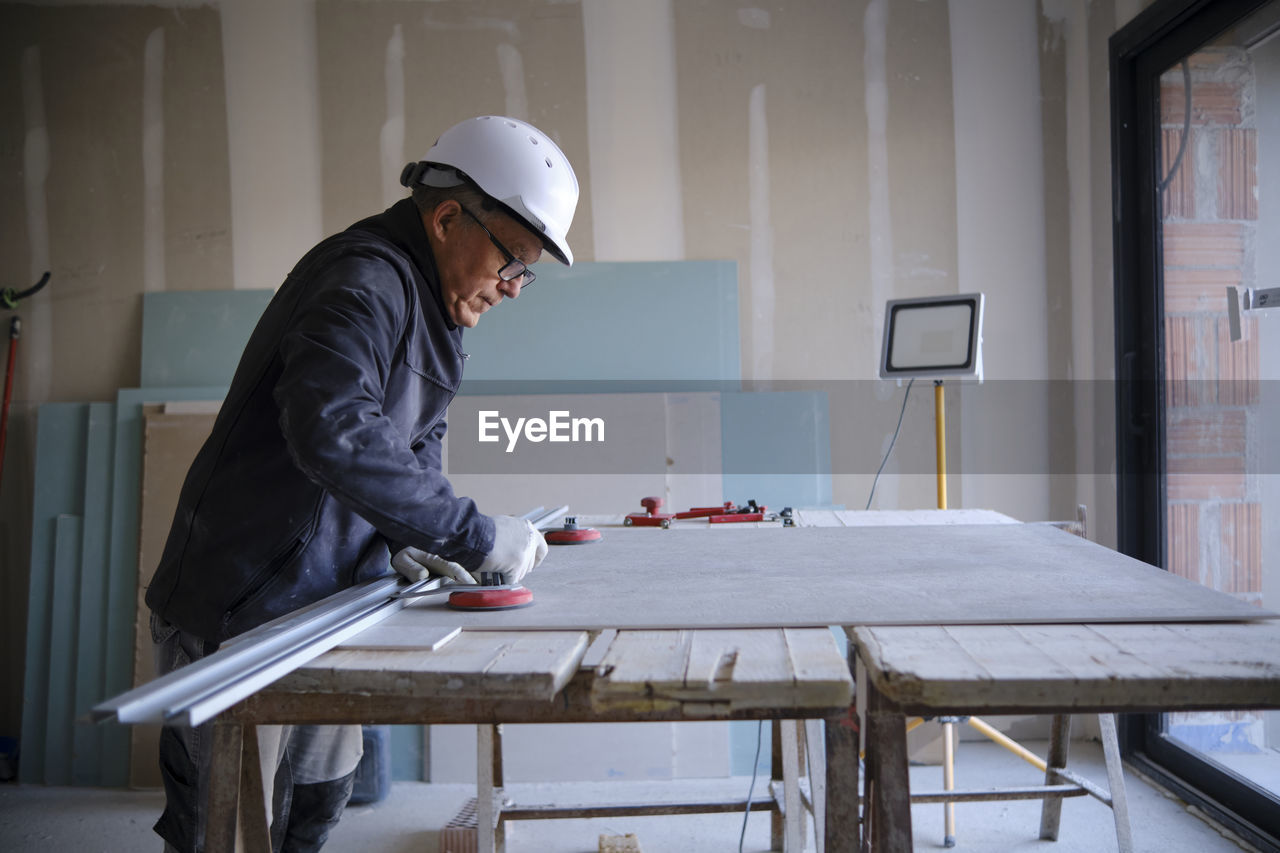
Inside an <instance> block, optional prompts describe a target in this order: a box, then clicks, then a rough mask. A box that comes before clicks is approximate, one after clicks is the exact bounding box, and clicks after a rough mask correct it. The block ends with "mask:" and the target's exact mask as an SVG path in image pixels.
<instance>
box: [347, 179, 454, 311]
mask: <svg viewBox="0 0 1280 853" xmlns="http://www.w3.org/2000/svg"><path fill="white" fill-rule="evenodd" d="M351 227H352V228H363V229H366V230H372V231H383V232H385V234H386V235H387V237H389V238H390V239H391V241H392V242H393V243H395V244H396V245H397V246H399V247H400V248H402V249H404V250H405V252H407V253H408V255H409V259H410V260H411V261H413V265H414V266H415V267H417V268H418V271H419V272H421V273H422V277H423V279H424V280H425V281H426V282H427V289H428V291H430V296H431V301H432V303H433V304H434V305H435V306H436V308H437V309H438V310H439V312H440V317H441V319H443V320H444V323H445V325H446V326H447V327H448V329H449V331H453V330H454V329H456V328H458V327H457V326H456V325H455V324H454V322H453V320H451V319H450V318H449V312H448V311H447V310H445V305H444V298H443V297H442V296H441V294H440V271H439V270H438V269H437V268H436V258H435V255H434V254H433V253H432V252H431V243H430V242H429V241H428V240H427V231H426V228H425V227H424V226H423V224H422V215H421V214H420V213H419V212H418V207H417V205H415V204H414V203H413V199H411V198H405V199H401V200H400V201H398V202H396V203H395V204H393V205H391V207H389V208H387V209H386V210H385V211H383V213H381V214H380V215H378V216H371V217H369V218H368V219H365V220H363V221H362V222H357V223H356V224H355V225H353V226H351Z"/></svg>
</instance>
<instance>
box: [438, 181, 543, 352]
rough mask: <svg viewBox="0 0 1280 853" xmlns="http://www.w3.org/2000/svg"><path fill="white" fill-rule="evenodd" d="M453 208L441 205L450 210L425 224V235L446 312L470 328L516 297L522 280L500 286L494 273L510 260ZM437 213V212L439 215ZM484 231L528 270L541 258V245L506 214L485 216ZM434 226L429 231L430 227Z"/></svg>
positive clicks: (466, 216) (483, 215)
mask: <svg viewBox="0 0 1280 853" xmlns="http://www.w3.org/2000/svg"><path fill="white" fill-rule="evenodd" d="M454 204H455V203H453V202H446V203H445V204H444V205H441V208H446V207H448V208H450V210H448V211H447V212H446V213H445V215H444V216H443V217H434V218H433V219H432V220H431V221H428V222H427V223H426V224H427V231H428V233H429V234H431V235H432V236H434V237H435V238H436V239H433V240H432V241H431V242H432V248H433V250H434V251H435V254H436V266H437V267H438V268H439V270H440V292H441V295H442V296H443V297H444V305H445V310H446V311H448V312H449V317H450V319H452V320H453V322H454V323H456V324H457V325H459V326H465V327H467V328H472V327H473V326H475V324H476V323H477V322H479V320H480V315H481V314H483V313H484V312H486V311H488V310H489V309H490V308H492V307H493V306H495V305H497V304H498V303H499V302H501V301H502V299H503V297H506V298H508V299H515V298H516V297H517V296H519V295H520V284H521V281H522V279H519V278H517V279H515V280H513V281H503V280H502V279H501V278H500V277H499V275H498V272H499V270H501V269H502V268H503V267H504V266H506V265H507V263H508V261H509V260H510V259H509V258H507V257H506V256H505V255H503V253H502V251H501V250H500V249H499V248H498V247H497V246H496V245H494V242H493V240H490V239H489V235H488V234H486V233H485V230H484V228H481V227H480V225H478V224H477V223H476V221H475V220H474V219H472V218H471V217H470V216H468V215H467V213H466V212H465V211H464V210H462V209H461V207H455V206H454ZM441 208H437V210H438V211H439V210H440V209H441ZM476 215H478V216H481V217H484V218H485V219H486V221H485V227H487V228H488V229H489V231H490V233H492V234H493V237H494V239H495V240H497V241H498V242H499V243H501V244H502V246H504V247H505V248H506V250H507V251H508V252H510V253H511V254H512V255H513V256H514V257H516V258H518V259H519V260H521V261H524V262H525V263H526V264H527V265H529V266H532V265H533V264H534V262H536V261H537V260H538V259H539V258H540V257H541V256H542V243H541V241H540V240H538V238H537V237H535V236H534V235H533V233H532V232H531V231H529V229H527V228H525V227H524V226H523V225H521V224H520V223H519V222H517V221H516V220H514V219H512V218H511V217H510V216H508V215H506V214H505V213H496V214H491V215H488V216H485V214H483V213H480V212H479V211H476ZM437 223H438V227H437V228H436V229H435V230H434V231H433V225H437Z"/></svg>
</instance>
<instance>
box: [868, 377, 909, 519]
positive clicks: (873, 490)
mask: <svg viewBox="0 0 1280 853" xmlns="http://www.w3.org/2000/svg"><path fill="white" fill-rule="evenodd" d="M914 384H916V381H915V380H914V379H912V380H911V381H910V382H908V383H907V390H906V391H905V392H903V394H902V411H900V412H898V425H897V426H896V427H894V429H893V438H892V439H890V441H889V449H888V450H886V451H885V452H884V459H881V460H880V469H879V470H878V471H876V478H875V479H874V480H872V481H871V494H869V495H867V507H866V508H867V509H871V499H872V498H874V497H875V496H876V483H878V482H880V472H881V471H883V470H884V465H885V463H886V462H888V461H889V454H890V453H892V452H893V445H894V444H896V443H897V441H898V431H899V430H900V429H902V416H903V415H905V414H906V413H907V397H908V396H909V395H910V394H911V386H912V385H914Z"/></svg>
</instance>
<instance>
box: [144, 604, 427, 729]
mask: <svg viewBox="0 0 1280 853" xmlns="http://www.w3.org/2000/svg"><path fill="white" fill-rule="evenodd" d="M406 604H408V601H406V600H404V599H391V600H389V601H385V602H383V603H382V604H379V605H376V606H375V607H374V608H373V609H371V610H368V611H365V612H362V613H358V614H356V615H354V616H351V617H349V618H348V619H347V620H346V621H345V622H343V623H341V624H339V625H337V626H334V627H333V628H331V629H329V630H328V631H326V632H325V633H324V634H322V635H320V636H317V637H312V638H311V639H308V640H307V641H305V642H304V643H302V644H300V645H298V646H296V647H293V648H291V649H286V650H284V651H282V652H281V653H280V654H279V655H278V656H276V657H273V658H270V659H268V660H266V661H265V662H263V664H262V665H261V666H260V667H258V668H257V669H255V670H253V671H251V672H247V673H240V677H239V678H237V679H235V680H233V681H231V682H229V683H223V684H219V685H217V686H216V687H213V688H211V689H209V690H206V691H205V692H204V693H203V694H202V695H200V696H196V697H194V698H192V699H191V700H189V701H188V702H187V703H186V704H184V705H183V706H182V707H180V708H173V709H170V710H169V711H167V712H166V716H165V720H164V722H165V723H167V724H169V725H175V724H176V725H185V726H198V725H200V724H201V723H204V722H207V721H208V720H211V719H213V718H214V717H216V716H217V715H218V714H221V713H222V712H223V711H225V710H227V709H228V708H230V707H231V706H232V705H234V704H235V703H237V702H239V701H240V700H241V699H245V698H247V697H249V696H252V695H253V694H254V693H257V692H258V691H259V690H261V689H262V688H264V687H266V686H267V685H269V684H271V683H272V682H273V681H275V680H276V679H278V678H281V677H283V676H285V675H288V674H289V673H290V672H292V671H293V670H295V669H297V668H298V667H300V666H302V665H303V664H305V663H306V662H307V661H310V660H313V659H315V658H317V657H319V656H320V655H322V654H324V653H325V652H327V651H329V650H330V649H332V648H333V647H334V646H336V645H338V644H339V643H341V642H343V641H345V640H348V639H350V638H351V637H354V636H355V635H356V634H359V633H360V632H361V631H363V630H365V629H366V628H368V627H369V626H371V625H375V624H377V623H378V622H381V621H382V620H383V619H386V618H387V617H388V616H390V615H391V614H393V613H395V612H396V611H397V610H400V609H401V608H403V607H404V606H405V605H406Z"/></svg>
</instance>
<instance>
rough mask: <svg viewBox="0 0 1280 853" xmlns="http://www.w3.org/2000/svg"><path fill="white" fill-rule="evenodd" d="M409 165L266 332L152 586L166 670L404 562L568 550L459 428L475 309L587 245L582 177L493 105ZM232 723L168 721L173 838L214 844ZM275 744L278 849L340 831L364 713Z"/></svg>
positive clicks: (503, 571) (209, 444) (449, 565)
mask: <svg viewBox="0 0 1280 853" xmlns="http://www.w3.org/2000/svg"><path fill="white" fill-rule="evenodd" d="M401 182H402V183H403V184H404V185H405V186H407V187H409V188H411V190H412V198H411V199H404V200H403V201H400V202H398V203H397V204H395V205H393V206H392V207H390V208H389V209H388V210H386V211H385V212H383V213H381V214H378V215H377V216H373V217H370V218H368V219H365V220H363V221H361V222H357V223H356V224H355V225H353V226H351V227H350V228H348V229H347V230H346V231H343V232H341V233H339V234H337V235H334V236H332V237H330V238H328V239H326V240H324V241H323V242H321V243H320V244H319V245H317V246H316V247H315V248H314V249H312V250H311V251H310V252H309V253H307V255H306V256H305V257H303V259H302V260H301V261H300V262H299V263H298V265H297V266H296V267H294V269H293V271H292V272H291V273H290V274H289V276H288V278H287V279H286V280H285V282H284V284H283V285H282V286H281V287H280V289H279V291H278V292H277V293H276V295H275V297H274V298H273V299H272V300H271V304H270V305H268V306H267V309H266V312H265V313H264V314H263V316H262V319H261V320H260V321H259V322H258V325H257V328H256V329H255V330H254V332H253V335H252V336H251V337H250V339H249V342H248V344H247V345H246V347H245V351H244V355H243V356H242V358H241V361H240V364H239V366H238V367H237V369H236V373H235V377H234V378H233V379H232V382H231V388H230V390H229V392H228V394H227V397H226V400H225V401H224V403H223V405H222V409H221V411H220V412H219V413H218V417H217V420H216V421H215V423H214V426H213V432H212V434H211V435H210V437H209V439H208V441H206V442H205V444H204V446H203V448H202V449H201V450H200V453H199V454H198V455H197V456H196V459H195V462H194V463H193V464H192V466H191V469H190V471H189V472H188V474H187V478H186V481H185V483H184V484H183V487H182V493H181V497H180V499H179V503H178V509H177V513H176V516H175V518H174V521H173V526H172V528H171V530H170V532H169V538H168V540H167V542H166V543H165V548H164V552H163V555H162V557H161V560H160V564H159V566H158V568H157V569H156V573H155V577H154V579H153V580H152V582H151V586H150V588H149V589H148V591H147V597H146V601H147V605H148V606H149V607H150V608H151V611H152V622H151V626H152V634H153V639H154V641H155V643H156V651H157V668H158V670H159V671H160V672H168V671H171V670H173V669H176V668H177V667H179V666H181V665H183V664H185V663H187V662H189V661H192V660H195V659H197V658H200V657H203V656H205V655H208V654H210V653H212V652H213V651H214V650H215V649H216V648H217V647H218V645H219V644H220V643H222V642H224V641H225V640H227V639H228V638H230V637H232V636H235V635H237V634H239V633H241V632H243V631H246V630H248V629H250V628H253V627H255V626H257V625H260V624H262V623H264V622H267V621H269V620H271V619H273V618H276V617H278V616H282V615H284V614H287V613H289V612H291V611H293V610H296V609H297V608H299V607H302V606H304V605H307V604H311V603H313V602H315V601H319V600H320V599H322V598H324V597H326V596H328V595H330V594H332V593H335V592H337V591H339V590H341V589H344V588H346V587H349V586H351V585H352V584H355V583H358V582H360V581H363V580H366V579H368V578H371V577H376V576H378V575H381V574H384V573H386V572H387V571H388V564H389V563H390V564H392V565H394V567H395V568H396V569H397V570H398V571H400V572H401V573H402V574H404V575H406V576H408V577H410V578H412V579H421V578H424V577H426V576H427V575H428V574H442V575H448V576H450V577H453V578H454V579H455V580H458V581H460V582H463V583H474V582H475V576H479V575H481V574H482V573H486V575H487V577H490V578H492V577H497V578H499V579H501V580H505V581H506V582H508V583H516V582H518V581H519V580H520V579H521V578H522V577H523V576H524V574H525V573H527V572H528V571H530V570H531V569H533V568H534V567H535V566H536V565H537V564H538V563H539V562H540V561H541V559H542V557H543V556H544V555H545V554H546V548H547V546H546V543H545V542H544V541H543V539H542V536H541V535H540V534H539V533H538V532H537V531H536V530H535V529H534V528H533V526H532V525H530V524H529V523H528V522H527V521H525V520H523V519H519V518H514V517H511V516H487V515H484V514H482V513H481V512H480V510H479V509H478V508H477V507H476V505H475V504H474V503H473V502H472V501H471V500H469V499H467V498H461V497H458V496H456V495H455V494H454V493H453V489H452V488H451V487H450V485H449V481H448V480H447V479H446V478H445V477H444V475H443V473H442V471H441V464H440V463H441V444H440V442H441V439H442V438H443V436H444V433H445V417H444V416H445V410H446V408H447V407H448V405H449V402H450V400H452V399H453V395H454V393H455V392H456V391H457V389H458V385H459V383H460V382H461V380H462V368H463V361H464V359H465V358H466V355H465V353H464V352H463V347H462V335H463V329H464V328H470V327H472V326H474V325H476V323H477V322H478V321H479V319H480V316H481V315H482V314H484V313H485V312H486V311H488V310H490V309H491V308H493V307H494V306H496V305H498V303H500V302H502V301H503V300H504V299H515V298H516V297H517V296H519V295H520V291H521V289H522V288H524V287H528V286H529V285H530V284H531V283H532V282H533V280H534V272H533V270H532V269H530V267H531V266H532V265H533V264H534V262H536V261H537V260H538V259H539V258H540V257H541V256H542V253H543V252H544V251H545V252H547V253H548V254H550V255H551V256H552V257H554V258H555V259H556V260H558V261H560V262H561V263H564V264H571V263H573V253H572V252H571V251H570V249H569V245H568V243H567V241H566V233H567V232H568V230H569V224H570V222H571V221H572V219H573V213H574V210H575V208H576V206H577V202H578V182H577V179H576V177H575V176H574V173H573V169H572V167H571V166H570V165H569V161H568V160H567V159H566V158H565V156H564V154H563V153H562V152H561V151H560V149H559V147H557V146H556V144H555V143H554V142H552V141H551V139H550V138H549V137H547V136H546V135H545V134H543V133H542V132H541V131H539V130H538V129H537V128H535V127H533V126H532V125H529V124H527V123H525V122H522V121H518V120H516V119H510V118H502V117H496V116H485V117H481V118H475V119H470V120H467V121H464V122H462V123H461V124H458V125H455V126H454V127H452V128H450V129H449V130H447V131H446V132H445V133H444V134H443V135H442V136H441V137H440V138H439V140H438V141H437V142H436V144H435V145H434V146H433V147H432V148H431V150H430V151H428V152H427V155H426V157H425V158H423V160H422V161H420V162H417V163H411V164H409V165H408V166H406V167H405V170H404V174H403V175H402V177H401ZM260 731H262V729H260ZM210 734H211V733H210V732H209V731H208V730H207V728H205V727H198V728H195V729H182V728H176V727H173V728H169V727H167V728H165V729H164V731H163V733H162V735H161V741H160V764H161V771H162V775H163V777H164V784H165V794H166V808H165V811H164V814H163V815H162V816H161V818H160V820H159V822H158V823H157V824H156V832H158V833H159V834H160V835H161V836H162V837H163V838H164V839H165V841H166V848H167V849H171V850H179V851H193V850H197V849H200V848H202V846H203V836H204V802H205V792H206V791H207V776H208V764H209V750H210V742H209V741H210V737H209V735H210ZM260 746H261V748H262V750H263V754H264V762H267V761H270V760H271V758H272V757H275V758H276V764H275V767H276V772H275V787H274V808H273V820H272V836H273V841H274V842H275V847H276V849H277V850H286V851H303V850H317V849H319V848H320V846H321V845H322V844H323V843H324V840H325V839H326V838H327V837H328V834H329V831H330V830H331V829H332V827H333V826H334V824H336V822H337V820H338V818H339V816H340V815H341V813H342V810H343V808H344V807H345V805H346V802H347V799H348V797H349V796H350V794H351V787H352V781H353V779H354V776H355V769H356V765H357V764H358V762H359V759H360V755H361V733H360V727H359V726H297V727H284V728H279V727H275V728H267V729H266V731H265V732H264V733H263V735H262V736H261V737H260ZM269 770H270V767H268V771H269ZM265 775H266V776H268V777H270V775H271V774H270V772H268V773H267V774H265Z"/></svg>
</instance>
